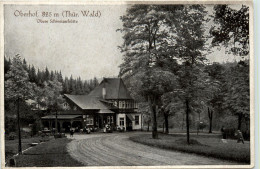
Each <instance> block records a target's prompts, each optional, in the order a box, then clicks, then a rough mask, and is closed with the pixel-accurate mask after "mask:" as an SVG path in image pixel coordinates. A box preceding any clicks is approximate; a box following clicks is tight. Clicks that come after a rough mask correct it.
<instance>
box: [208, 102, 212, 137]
mask: <svg viewBox="0 0 260 169" xmlns="http://www.w3.org/2000/svg"><path fill="white" fill-rule="evenodd" d="M208 116H209V133H212V119H213V110H211V111H210V109H209V107H208Z"/></svg>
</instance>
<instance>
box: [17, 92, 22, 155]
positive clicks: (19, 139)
mask: <svg viewBox="0 0 260 169" xmlns="http://www.w3.org/2000/svg"><path fill="white" fill-rule="evenodd" d="M19 100H20V99H19V97H18V99H17V127H18V153H19V154H21V153H22V140H21V129H20V112H19V109H20V108H19Z"/></svg>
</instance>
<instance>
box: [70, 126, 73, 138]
mask: <svg viewBox="0 0 260 169" xmlns="http://www.w3.org/2000/svg"><path fill="white" fill-rule="evenodd" d="M73 134H74V130H73V128H70V137H73Z"/></svg>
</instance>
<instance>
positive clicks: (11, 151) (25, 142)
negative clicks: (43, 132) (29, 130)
mask: <svg viewBox="0 0 260 169" xmlns="http://www.w3.org/2000/svg"><path fill="white" fill-rule="evenodd" d="M51 139H53V137H44V138H42V137H38V136H37V137H29V138H22V150H26V149H27V148H29V147H31V146H30V144H31V143H41V142H42V141H49V140H51ZM17 153H18V139H15V140H5V159H6V161H8V159H10V158H11V157H12V156H14V155H15V154H17Z"/></svg>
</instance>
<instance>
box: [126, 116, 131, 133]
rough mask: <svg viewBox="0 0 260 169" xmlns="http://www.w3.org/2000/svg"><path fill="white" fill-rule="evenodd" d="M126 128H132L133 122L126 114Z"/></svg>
mask: <svg viewBox="0 0 260 169" xmlns="http://www.w3.org/2000/svg"><path fill="white" fill-rule="evenodd" d="M126 130H127V131H132V130H133V122H132V120H131V119H130V118H129V117H128V116H126Z"/></svg>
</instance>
